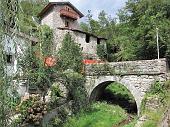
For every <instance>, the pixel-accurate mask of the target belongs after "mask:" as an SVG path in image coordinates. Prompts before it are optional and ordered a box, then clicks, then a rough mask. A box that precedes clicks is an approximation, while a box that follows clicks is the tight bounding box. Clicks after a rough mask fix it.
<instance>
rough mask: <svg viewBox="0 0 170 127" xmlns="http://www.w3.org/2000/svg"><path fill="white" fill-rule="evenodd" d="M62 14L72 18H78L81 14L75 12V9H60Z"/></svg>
mask: <svg viewBox="0 0 170 127" xmlns="http://www.w3.org/2000/svg"><path fill="white" fill-rule="evenodd" d="M60 16H63V17H67V18H71V19H73V20H77V19H78V17H79V15H78V14H77V13H75V12H73V11H69V10H66V9H61V10H60Z"/></svg>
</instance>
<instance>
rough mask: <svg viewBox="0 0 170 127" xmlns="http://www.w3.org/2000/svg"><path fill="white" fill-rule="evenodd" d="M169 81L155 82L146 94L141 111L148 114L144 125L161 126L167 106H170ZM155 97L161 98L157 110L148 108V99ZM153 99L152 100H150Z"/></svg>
mask: <svg viewBox="0 0 170 127" xmlns="http://www.w3.org/2000/svg"><path fill="white" fill-rule="evenodd" d="M169 91H170V89H169V81H166V82H165V83H162V84H161V83H159V82H155V83H154V84H153V85H152V87H151V89H150V91H148V93H147V94H146V95H145V98H144V99H143V101H142V106H141V113H142V115H144V116H147V118H148V120H146V121H145V122H144V123H143V125H142V127H148V126H149V127H150V126H151V127H157V126H159V122H160V121H162V118H163V117H164V113H165V112H166V111H167V108H168V107H169V106H170V94H169ZM154 98H157V99H159V100H158V101H159V107H158V108H156V109H155V110H151V109H148V108H150V107H146V102H147V101H153V99H154ZM149 99H152V100H149Z"/></svg>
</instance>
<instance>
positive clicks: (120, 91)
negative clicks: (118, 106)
mask: <svg viewBox="0 0 170 127" xmlns="http://www.w3.org/2000/svg"><path fill="white" fill-rule="evenodd" d="M106 90H107V91H110V92H112V93H113V94H114V95H115V96H118V97H119V98H123V99H126V100H129V101H135V100H134V97H133V95H132V94H131V93H130V91H129V90H128V89H127V88H126V87H125V86H123V85H122V84H119V83H116V82H115V83H112V84H110V85H109V86H108V87H106Z"/></svg>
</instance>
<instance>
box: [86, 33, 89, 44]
mask: <svg viewBox="0 0 170 127" xmlns="http://www.w3.org/2000/svg"><path fill="white" fill-rule="evenodd" d="M89 42H90V35H89V34H86V43H89Z"/></svg>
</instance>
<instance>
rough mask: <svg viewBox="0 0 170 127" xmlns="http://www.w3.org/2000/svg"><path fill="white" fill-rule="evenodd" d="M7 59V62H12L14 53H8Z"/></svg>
mask: <svg viewBox="0 0 170 127" xmlns="http://www.w3.org/2000/svg"><path fill="white" fill-rule="evenodd" d="M6 61H7V64H12V62H13V60H12V55H9V54H8V55H6Z"/></svg>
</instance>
